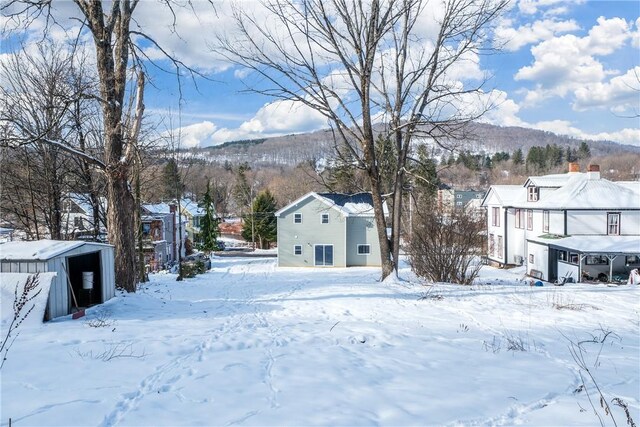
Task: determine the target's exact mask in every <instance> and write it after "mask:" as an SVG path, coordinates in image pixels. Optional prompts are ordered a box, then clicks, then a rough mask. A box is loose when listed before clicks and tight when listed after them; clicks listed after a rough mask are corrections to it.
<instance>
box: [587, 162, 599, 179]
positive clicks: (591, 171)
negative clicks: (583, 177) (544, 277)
mask: <svg viewBox="0 0 640 427" xmlns="http://www.w3.org/2000/svg"><path fill="white" fill-rule="evenodd" d="M587 177H588V178H589V179H600V165H589V168H588V169H587Z"/></svg>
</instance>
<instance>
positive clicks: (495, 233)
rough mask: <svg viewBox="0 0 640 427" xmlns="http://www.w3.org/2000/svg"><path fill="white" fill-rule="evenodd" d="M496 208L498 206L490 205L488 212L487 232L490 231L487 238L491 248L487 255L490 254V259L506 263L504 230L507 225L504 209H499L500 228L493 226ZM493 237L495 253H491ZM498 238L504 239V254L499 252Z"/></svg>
mask: <svg viewBox="0 0 640 427" xmlns="http://www.w3.org/2000/svg"><path fill="white" fill-rule="evenodd" d="M494 207H498V206H496V205H489V206H488V208H487V209H488V211H487V230H488V235H487V236H488V238H487V244H488V245H489V247H488V248H487V253H488V254H489V258H490V259H492V260H495V261H499V262H504V261H505V258H504V247H505V242H504V230H505V224H504V209H502V208H500V207H498V218H499V224H500V225H498V226H494V225H492V224H493V208H494ZM512 216H513V215H512ZM491 237H493V239H494V243H493V244H494V250H493V252H491ZM498 237H502V239H503V243H502V252H499V251H498Z"/></svg>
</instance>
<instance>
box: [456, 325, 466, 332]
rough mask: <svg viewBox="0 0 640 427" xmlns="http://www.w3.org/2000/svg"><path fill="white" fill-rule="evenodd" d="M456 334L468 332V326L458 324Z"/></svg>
mask: <svg viewBox="0 0 640 427" xmlns="http://www.w3.org/2000/svg"><path fill="white" fill-rule="evenodd" d="M456 332H458V333H460V332H469V326H467V325H465V324H464V323H460V326H458V330H457V331H456Z"/></svg>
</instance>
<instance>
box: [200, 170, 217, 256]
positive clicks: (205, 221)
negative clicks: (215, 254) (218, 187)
mask: <svg viewBox="0 0 640 427" xmlns="http://www.w3.org/2000/svg"><path fill="white" fill-rule="evenodd" d="M200 207H201V208H203V209H204V217H202V219H201V220H200V236H199V237H200V241H201V244H200V249H202V250H203V251H204V252H211V251H217V250H218V249H220V248H219V247H218V236H219V235H220V233H219V231H218V225H219V221H218V217H217V215H216V211H215V208H214V206H213V198H212V197H211V185H210V183H209V181H207V192H206V193H205V194H204V197H203V199H202V202H201V203H200Z"/></svg>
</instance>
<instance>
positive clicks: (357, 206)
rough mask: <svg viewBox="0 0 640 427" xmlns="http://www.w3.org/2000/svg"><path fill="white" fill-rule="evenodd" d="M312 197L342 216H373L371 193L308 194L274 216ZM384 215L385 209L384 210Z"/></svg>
mask: <svg viewBox="0 0 640 427" xmlns="http://www.w3.org/2000/svg"><path fill="white" fill-rule="evenodd" d="M310 197H314V198H316V199H317V200H319V201H320V202H322V203H324V204H325V205H327V207H329V208H332V209H335V210H337V211H338V212H340V213H341V214H342V215H344V216H373V214H374V213H373V199H372V197H371V193H355V194H342V193H316V192H313V191H312V192H310V193H307V194H305V195H304V196H302V197H300V198H299V199H297V200H294V201H293V202H291V203H289V204H288V205H286V206H285V207H283V208H281V209H280V210H278V211H277V212H275V214H274V215H275V216H280V215H281V214H282V213H284V212H286V211H288V210H289V209H291V208H292V207H294V206H296V205H297V204H299V203H301V202H303V201H305V200H307V199H308V198H310ZM385 213H386V209H385Z"/></svg>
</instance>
